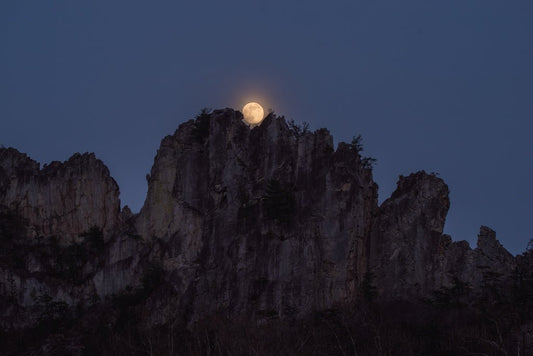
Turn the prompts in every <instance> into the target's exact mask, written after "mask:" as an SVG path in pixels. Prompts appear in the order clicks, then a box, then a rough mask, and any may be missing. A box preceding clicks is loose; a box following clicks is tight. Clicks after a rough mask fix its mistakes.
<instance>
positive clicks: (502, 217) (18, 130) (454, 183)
mask: <svg viewBox="0 0 533 356" xmlns="http://www.w3.org/2000/svg"><path fill="white" fill-rule="evenodd" d="M532 19H533V1H531V0H525V1H501V0H479V1H469V0H447V1H431V0H419V1H397V0H387V1H370V0H365V1H354V0H351V1H305V2H296V1H293V2H291V3H289V2H288V1H286V0H285V1H273V0H270V1H249V0H248V1H212V2H209V1H194V2H193V1H153V2H147V1H131V0H129V1H85V2H81V1H42V0H39V1H9V0H8V1H2V2H1V3H0V45H1V47H0V51H1V52H0V144H2V145H4V146H6V147H7V146H12V147H15V148H17V149H18V150H20V151H22V152H25V153H27V154H28V155H29V156H30V157H32V158H33V159H35V160H37V161H39V162H41V163H48V162H50V161H53V160H60V161H63V160H66V159H68V158H69V157H70V156H71V155H72V154H73V153H75V152H86V151H89V152H95V153H96V155H97V157H98V158H100V159H102V160H103V161H104V162H105V163H106V165H107V166H108V167H109V168H110V170H111V174H112V176H113V177H114V178H115V179H116V180H117V182H118V184H119V186H120V190H121V201H122V203H123V204H127V205H129V206H130V207H131V208H132V210H134V211H138V210H139V209H140V207H141V206H142V204H143V202H144V198H145V195H146V190H147V184H146V179H145V176H146V174H147V173H148V172H149V171H150V168H151V166H152V163H153V158H154V155H155V153H156V150H157V148H158V147H159V143H160V141H161V139H162V138H163V137H164V136H165V135H168V134H172V133H173V132H174V130H175V129H176V128H177V126H178V125H179V124H180V123H182V122H184V121H186V120H188V119H190V118H193V117H194V116H195V115H196V114H197V113H198V112H199V111H200V110H201V109H202V108H204V107H209V108H214V109H217V108H224V107H233V108H235V109H239V110H240V109H241V108H242V105H243V104H244V103H245V102H246V101H248V100H251V99H253V100H256V101H258V102H260V103H261V104H262V105H263V106H264V107H265V109H268V108H272V109H274V110H275V112H276V113H277V114H278V115H284V116H285V117H286V118H288V119H294V120H295V121H296V122H300V123H302V122H304V121H307V122H309V124H310V127H311V129H318V128H321V127H327V128H328V129H329V130H330V131H331V133H332V134H333V136H334V138H335V141H336V142H339V141H350V140H351V139H352V137H353V136H355V135H358V134H361V135H362V136H363V138H364V146H365V151H364V154H366V155H369V156H372V157H375V158H377V160H378V161H377V166H376V167H375V169H374V178H375V180H376V182H377V183H378V184H379V187H380V188H379V199H380V202H381V201H383V200H384V199H386V198H387V197H388V196H389V195H390V193H391V192H392V191H393V190H394V189H395V186H396V181H397V179H398V175H400V174H403V175H407V174H409V173H411V172H415V171H418V170H421V169H424V170H426V171H427V172H438V173H439V174H440V176H441V177H442V178H443V179H444V180H445V181H446V183H447V184H448V185H449V187H450V191H451V194H450V198H451V208H450V212H449V215H448V220H447V223H446V227H445V232H446V233H449V234H451V235H452V237H453V239H454V240H467V241H469V242H470V244H471V246H472V247H475V241H476V239H477V237H476V236H477V233H478V231H479V226H480V225H487V226H489V227H491V228H493V229H494V230H496V232H497V237H498V238H499V239H500V241H501V242H502V243H503V245H504V246H505V247H506V248H508V249H509V250H510V251H511V252H512V253H513V254H516V253H520V252H522V251H523V250H524V249H525V247H526V245H527V242H528V241H529V239H531V238H533V231H532V229H531V220H532V218H533V204H532V202H531V201H532V197H533V165H532V156H533V140H532V139H531V134H532V132H533V20H532Z"/></svg>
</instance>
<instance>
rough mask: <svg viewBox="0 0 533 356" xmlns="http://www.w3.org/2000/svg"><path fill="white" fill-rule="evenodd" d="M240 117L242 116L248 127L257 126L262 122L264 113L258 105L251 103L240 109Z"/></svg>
mask: <svg viewBox="0 0 533 356" xmlns="http://www.w3.org/2000/svg"><path fill="white" fill-rule="evenodd" d="M242 115H243V116H244V121H246V123H247V124H248V125H257V124H259V123H260V122H261V121H263V117H264V115H265V111H264V110H263V107H262V106H261V105H259V104H258V103H254V102H251V103H248V104H246V105H244V107H243V108H242Z"/></svg>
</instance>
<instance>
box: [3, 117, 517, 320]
mask: <svg viewBox="0 0 533 356" xmlns="http://www.w3.org/2000/svg"><path fill="white" fill-rule="evenodd" d="M0 206H1V208H2V209H1V211H0V213H2V214H3V212H6V214H8V215H1V214H0V215H1V216H0V218H2V219H4V220H2V221H3V224H4V225H2V226H1V228H0V235H1V239H0V240H1V241H0V243H1V244H2V247H3V249H4V251H10V250H9V249H12V251H15V252H14V253H15V254H14V255H16V256H17V259H16V260H13V258H11V257H9V256H12V255H13V254H11V255H10V253H4V254H2V255H0V272H1V278H0V282H1V283H0V292H1V294H2V296H4V297H6V298H7V297H9V298H11V299H10V300H15V301H16V304H17V305H19V306H21V307H28V306H32V305H34V304H35V303H37V301H36V300H37V299H36V298H35V295H36V294H39V293H41V294H42V293H45V292H46V294H47V295H50V296H51V297H52V298H53V299H58V300H63V301H66V302H67V303H68V304H71V305H74V304H76V303H79V302H80V300H83V303H86V301H87V300H98V299H100V300H104V299H105V298H109V297H111V296H112V295H118V294H124V293H126V294H127V295H129V296H130V297H132V298H133V297H134V299H135V298H137V299H135V300H137V301H138V302H139V303H141V302H140V301H139V300H142V305H143V310H144V312H145V313H146V317H147V318H148V319H149V320H150V322H151V323H155V324H158V323H165V322H169V321H172V322H174V321H176V318H177V319H179V321H180V322H184V323H189V322H191V321H194V320H198V319H200V318H202V317H203V316H207V315H211V314H213V313H216V312H218V311H224V313H225V314H227V315H231V316H239V315H248V316H251V317H252V318H254V319H261V318H265V317H272V316H278V317H282V318H283V317H293V316H301V315H304V314H305V313H307V312H309V311H312V310H321V309H327V308H330V307H332V306H335V305H337V304H352V303H354V302H357V300H358V298H359V297H360V296H361V294H362V292H363V291H362V288H363V287H362V286H363V285H364V284H365V283H367V284H368V282H369V280H368V278H370V276H373V278H371V279H372V283H373V285H374V286H375V287H376V288H377V292H378V296H379V297H380V298H382V299H410V300H416V299H418V298H424V297H428V296H431V295H432V293H433V292H434V291H436V290H439V289H441V288H447V287H450V286H451V285H453V283H456V282H457V281H458V280H459V281H461V282H464V283H467V284H468V285H470V286H472V288H478V289H479V288H482V287H483V286H484V285H486V281H487V278H492V279H494V278H495V277H494V276H505V275H509V274H510V273H511V271H512V268H513V266H514V263H515V260H514V258H513V257H512V256H511V255H510V254H509V253H508V252H507V251H506V250H505V249H503V247H502V246H501V245H500V244H499V242H497V240H496V238H495V234H494V232H493V231H492V230H490V229H488V228H486V227H482V228H481V232H480V235H479V242H478V247H477V248H476V249H473V250H472V249H470V247H469V246H468V244H467V243H465V242H452V241H451V238H450V237H449V236H446V235H443V234H442V231H443V227H444V222H445V218H446V213H447V211H448V208H449V199H448V187H447V186H446V184H445V183H444V182H443V181H442V180H441V179H440V178H438V177H436V176H434V175H428V174H426V173H424V172H418V173H414V174H411V175H410V176H408V177H400V180H399V182H398V188H397V190H396V191H395V192H394V193H393V194H392V196H391V197H390V198H389V199H387V200H386V201H385V202H384V203H383V204H382V205H381V206H380V207H378V205H377V186H376V184H375V183H374V182H373V179H372V172H371V169H369V168H365V165H363V164H362V162H361V157H360V155H359V153H358V151H357V147H355V146H354V145H349V144H345V143H340V144H339V145H338V148H337V149H336V150H334V147H333V139H332V137H331V135H330V134H329V132H328V131H327V130H326V129H320V130H317V131H315V132H308V131H307V130H303V129H299V128H296V127H294V126H291V125H287V123H286V122H285V120H284V119H283V118H278V117H275V116H274V115H270V116H268V117H267V118H266V119H265V120H264V121H263V123H262V124H261V125H260V126H258V127H255V128H253V129H250V128H249V127H248V126H247V125H246V124H244V123H243V122H242V115H241V114H240V113H239V112H236V111H233V110H231V109H225V110H218V111H215V112H213V113H212V114H202V115H200V116H199V117H198V118H197V119H195V120H191V121H188V122H186V123H184V124H182V125H180V127H179V128H178V129H177V130H176V132H175V133H174V134H173V135H171V136H167V137H165V138H164V139H163V141H162V142H161V146H160V148H159V150H158V152H157V155H156V157H155V160H154V165H153V168H152V171H151V173H150V175H149V177H148V194H147V197H146V202H145V204H144V206H143V208H142V209H141V211H140V213H139V214H137V215H133V214H131V212H130V211H129V209H124V211H123V212H122V213H120V211H119V199H118V187H117V185H116V183H115V181H114V180H113V179H112V178H111V177H110V176H109V171H108V169H107V168H106V167H105V166H104V165H103V163H102V162H101V161H99V160H97V159H96V158H95V157H94V155H92V154H84V155H80V154H76V155H74V156H73V157H71V158H70V159H69V160H68V161H66V162H64V163H59V162H54V163H52V164H50V165H48V166H45V167H43V168H42V169H39V164H38V163H36V162H35V161H33V160H31V159H30V158H28V157H27V156H26V155H24V154H21V153H19V152H18V151H16V150H14V149H2V150H0ZM9 214H13V216H18V217H19V218H23V219H25V220H24V221H25V222H24V223H23V225H24V228H23V229H22V230H20V229H19V230H17V229H13V228H12V227H10V226H8V223H7V222H8V221H12V220H9V219H7V218H5V217H6V216H7V217H9V216H10V215H9ZM17 221H18V220H17ZM21 221H22V220H21ZM10 224H11V222H10ZM92 226H96V227H98V228H100V229H101V230H102V237H103V243H97V242H98V241H99V240H98V237H99V235H98V234H99V232H98V231H92V235H91V234H89V235H84V236H85V237H83V238H80V236H79V235H80V234H81V233H83V232H87V231H88V230H89V229H90V228H91V227H92ZM51 235H54V236H57V238H58V239H59V241H60V242H62V243H63V247H61V246H59V247H58V246H56V245H54V244H53V241H51V240H50V241H48V240H46V241H45V240H43V239H42V237H47V236H51ZM20 236H24V237H25V238H19V237H20ZM39 237H40V238H39ZM95 241H96V242H95ZM69 244H70V245H69ZM65 246H66V247H65ZM17 251H26V252H24V253H18V252H17ZM43 251H44V252H43ZM80 256H81V257H80ZM65 261H67V262H68V263H67V262H65ZM365 278H366V280H365ZM141 297H142V298H141ZM139 298H140V299H139ZM143 298H144V299H143ZM10 308H11V307H10ZM10 308H3V310H2V315H8V314H9V315H11V316H13V315H18V314H16V313H15V312H13V310H14V309H13V308H11V309H10ZM13 313H15V314H13Z"/></svg>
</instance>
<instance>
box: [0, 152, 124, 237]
mask: <svg viewBox="0 0 533 356" xmlns="http://www.w3.org/2000/svg"><path fill="white" fill-rule="evenodd" d="M0 205H1V206H2V207H3V209H8V210H11V211H14V212H16V213H17V214H19V215H21V216H22V217H24V218H25V219H27V221H28V225H29V233H30V234H31V235H32V236H50V235H55V236H56V237H57V238H58V239H60V240H61V241H64V242H68V241H72V240H75V239H77V238H78V235H79V234H80V233H82V232H85V231H87V230H88V229H89V228H90V227H92V226H97V227H99V228H100V229H102V230H103V231H104V234H105V237H106V239H108V238H109V237H110V236H111V234H112V233H113V231H114V230H115V229H116V228H117V227H118V222H119V213H120V200H119V189H118V186H117V184H116V182H115V181H114V179H113V178H111V176H110V175H109V170H108V169H107V167H106V166H105V165H104V164H103V163H102V161H100V160H98V159H96V158H95V156H94V154H87V153H86V154H75V155H73V156H72V157H71V158H69V159H68V160H67V161H66V162H62V163H61V162H52V163H50V164H49V165H45V166H44V167H43V168H42V169H39V164H38V163H37V162H35V161H33V160H32V159H30V158H29V157H28V156H27V155H25V154H22V153H20V152H18V151H17V150H15V149H12V148H8V149H0Z"/></svg>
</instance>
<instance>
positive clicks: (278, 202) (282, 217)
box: [262, 179, 296, 224]
mask: <svg viewBox="0 0 533 356" xmlns="http://www.w3.org/2000/svg"><path fill="white" fill-rule="evenodd" d="M262 201H263V211H264V214H265V216H266V217H267V218H269V219H273V220H276V221H278V222H280V223H282V224H288V223H290V222H291V220H292V217H293V216H294V212H295V209H296V200H295V198H294V194H293V189H290V188H288V187H287V186H284V185H283V184H281V183H280V182H279V181H278V180H275V179H271V180H269V181H268V183H267V186H266V190H265V194H264V195H263V198H262Z"/></svg>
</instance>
